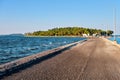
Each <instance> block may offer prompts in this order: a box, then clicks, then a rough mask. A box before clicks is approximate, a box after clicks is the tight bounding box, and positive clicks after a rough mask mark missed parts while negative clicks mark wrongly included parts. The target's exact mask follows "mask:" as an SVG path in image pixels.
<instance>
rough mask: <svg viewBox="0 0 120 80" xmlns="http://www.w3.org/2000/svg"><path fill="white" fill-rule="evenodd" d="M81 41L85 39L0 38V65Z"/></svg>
mask: <svg viewBox="0 0 120 80" xmlns="http://www.w3.org/2000/svg"><path fill="white" fill-rule="evenodd" d="M83 39H85V38H80V37H23V36H0V64H3V63H7V62H10V61H13V60H16V59H19V58H22V57H25V56H29V55H32V54H36V53H38V52H42V51H46V50H50V49H53V48H57V47H59V46H63V45H66V44H69V43H72V42H76V41H80V40H83Z"/></svg>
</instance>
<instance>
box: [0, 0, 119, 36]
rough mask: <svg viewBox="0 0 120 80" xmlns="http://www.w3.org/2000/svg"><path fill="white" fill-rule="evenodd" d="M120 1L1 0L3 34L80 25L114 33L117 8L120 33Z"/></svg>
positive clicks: (1, 27) (1, 30) (0, 26)
mask: <svg viewBox="0 0 120 80" xmlns="http://www.w3.org/2000/svg"><path fill="white" fill-rule="evenodd" d="M119 4H120V0H0V34H11V33H25V32H33V31H38V30H47V29H51V28H54V27H69V26H79V27H87V28H98V29H104V30H106V26H107V27H108V29H111V30H113V29H114V28H113V9H114V8H116V15H117V34H120V23H119V22H120V5H119Z"/></svg>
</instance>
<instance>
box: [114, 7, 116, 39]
mask: <svg viewBox="0 0 120 80" xmlns="http://www.w3.org/2000/svg"><path fill="white" fill-rule="evenodd" d="M114 41H116V8H114Z"/></svg>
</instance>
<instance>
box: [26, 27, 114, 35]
mask: <svg viewBox="0 0 120 80" xmlns="http://www.w3.org/2000/svg"><path fill="white" fill-rule="evenodd" d="M83 34H89V35H93V34H97V35H100V36H101V35H106V34H107V35H108V36H110V35H112V34H113V31H111V30H108V31H104V30H101V29H89V28H82V27H65V28H54V29H49V30H48V31H35V32H33V33H26V34H25V35H27V36H82V35H83Z"/></svg>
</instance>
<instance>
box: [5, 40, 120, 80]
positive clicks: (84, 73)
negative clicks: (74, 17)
mask: <svg viewBox="0 0 120 80" xmlns="http://www.w3.org/2000/svg"><path fill="white" fill-rule="evenodd" d="M3 80H120V48H119V47H117V46H115V45H113V44H112V43H110V42H107V41H105V40H103V39H100V38H97V39H90V40H88V41H86V42H84V43H82V44H78V45H76V46H74V47H72V48H70V49H69V50H66V51H64V52H62V53H61V54H59V55H57V56H55V57H53V58H50V59H48V60H45V61H43V62H41V63H39V64H36V65H34V66H32V67H30V68H27V69H25V70H22V71H20V72H18V73H15V74H12V75H10V76H7V77H4V78H3Z"/></svg>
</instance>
